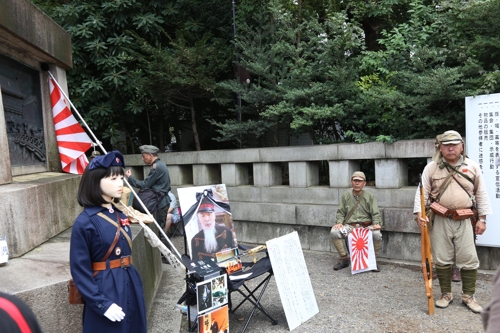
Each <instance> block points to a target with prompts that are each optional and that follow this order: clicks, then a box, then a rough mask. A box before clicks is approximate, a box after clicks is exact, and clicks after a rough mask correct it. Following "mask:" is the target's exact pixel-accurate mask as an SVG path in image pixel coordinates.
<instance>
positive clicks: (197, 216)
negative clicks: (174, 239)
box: [178, 184, 238, 261]
mask: <svg viewBox="0 0 500 333" xmlns="http://www.w3.org/2000/svg"><path fill="white" fill-rule="evenodd" d="M178 194H179V201H180V204H181V211H182V212H184V211H186V213H185V214H184V213H183V220H184V223H185V231H186V240H187V243H188V248H189V254H190V257H191V259H192V260H193V261H197V260H207V259H212V258H213V259H215V258H216V253H217V252H220V251H222V250H227V249H231V248H235V247H237V246H238V244H237V239H236V233H235V231H234V224H233V219H232V214H231V210H230V206H229V200H228V198H227V192H226V186H225V185H223V184H219V185H210V186H199V187H191V188H179V189H178Z"/></svg>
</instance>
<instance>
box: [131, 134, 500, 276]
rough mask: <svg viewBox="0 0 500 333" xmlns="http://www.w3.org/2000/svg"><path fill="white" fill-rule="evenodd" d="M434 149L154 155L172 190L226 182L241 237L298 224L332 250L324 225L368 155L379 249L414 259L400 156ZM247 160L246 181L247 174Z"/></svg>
mask: <svg viewBox="0 0 500 333" xmlns="http://www.w3.org/2000/svg"><path fill="white" fill-rule="evenodd" d="M433 152H434V140H406V141H398V142H396V143H393V144H385V143H380V142H371V143H366V144H354V143H345V144H332V145H320V146H309V147H304V146H301V147H279V148H259V149H242V150H221V151H202V152H185V153H164V154H160V157H161V159H162V160H163V161H165V163H166V164H167V166H168V167H169V171H170V177H171V179H172V190H173V192H174V194H177V192H176V190H177V188H179V187H190V186H199V185H209V184H216V183H218V181H219V180H220V181H221V182H223V183H225V184H226V187H227V190H228V195H229V200H230V204H231V211H232V213H233V219H234V222H235V225H236V228H237V235H238V239H239V240H240V241H243V242H250V243H259V244H264V243H265V242H266V241H267V240H269V239H272V238H275V237H279V236H282V235H284V234H287V233H289V232H291V231H297V232H298V233H299V236H300V240H301V243H302V246H303V248H304V249H308V250H317V251H332V252H333V251H334V249H333V246H332V244H331V240H330V237H329V231H330V228H331V227H332V226H333V225H334V224H335V216H336V212H337V208H338V205H339V198H340V196H341V195H342V193H343V192H344V191H346V190H348V189H349V188H350V186H351V185H350V177H351V175H352V173H353V172H354V171H356V170H358V169H359V160H360V159H364V160H366V159H368V160H370V159H371V160H374V165H375V185H374V186H367V187H366V188H365V189H366V190H367V191H369V192H371V193H373V194H374V195H375V196H376V198H377V201H378V205H379V207H380V210H381V214H382V217H383V220H384V224H385V229H384V231H383V237H384V243H383V247H382V256H383V257H387V258H391V259H399V260H411V261H419V260H420V229H419V228H417V226H416V224H415V222H414V221H413V202H414V197H415V193H416V190H417V188H416V187H410V186H407V185H408V167H407V159H410V158H429V157H430V156H431V155H432V153H433ZM125 160H126V162H127V165H132V166H133V167H134V168H140V167H142V168H147V166H145V165H144V164H143V163H142V162H141V163H136V161H137V155H128V156H125ZM134 161H135V162H134ZM324 161H327V162H328V165H329V184H328V185H326V186H319V185H318V175H319V166H320V163H323V162H324ZM249 164H251V165H252V169H253V184H251V183H249V182H248V180H246V179H248V170H249V169H248V165H249ZM283 166H285V167H286V166H288V170H289V176H290V179H289V184H290V185H282V169H283ZM191 171H192V174H190V172H191ZM174 179H175V181H174ZM181 179H183V180H187V181H181ZM191 179H192V182H189V180H191ZM478 252H479V255H480V258H481V267H480V268H481V269H496V268H497V267H498V266H499V265H500V249H498V248H488V247H479V250H478Z"/></svg>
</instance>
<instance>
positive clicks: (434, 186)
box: [413, 131, 492, 313]
mask: <svg viewBox="0 0 500 333" xmlns="http://www.w3.org/2000/svg"><path fill="white" fill-rule="evenodd" d="M450 173H451V175H452V176H451V175H450ZM449 175H450V176H449ZM422 184H423V187H424V195H425V198H426V200H427V201H428V202H427V204H430V203H431V202H434V201H438V202H439V204H440V205H442V206H444V207H445V208H447V209H448V212H447V213H446V217H444V216H439V215H437V214H435V216H434V221H433V224H432V229H430V237H431V244H432V251H433V258H434V264H435V265H436V274H437V277H438V279H439V285H440V287H441V297H440V299H439V300H437V301H436V306H437V307H439V308H446V307H447V306H448V304H450V303H451V302H453V294H452V292H451V274H452V266H453V264H455V265H456V266H457V267H458V268H459V269H460V272H461V275H462V291H463V295H462V303H463V304H465V305H466V306H467V307H468V308H469V309H471V310H472V311H473V312H475V313H479V312H481V311H482V308H481V306H480V305H479V304H478V303H477V302H476V300H475V298H474V293H475V291H476V280H477V269H478V267H479V260H478V257H477V252H476V247H475V244H474V230H473V227H472V224H471V220H470V219H469V218H467V219H462V217H460V216H455V217H454V218H455V219H454V218H453V217H452V215H453V213H454V212H456V210H459V209H467V208H471V207H472V205H473V199H474V197H475V199H474V200H475V202H476V204H477V209H478V212H479V221H478V222H477V224H476V228H475V232H476V234H478V235H482V234H483V233H484V231H485V230H486V215H488V214H491V213H492V210H491V206H490V201H489V199H488V194H487V192H486V187H485V184H484V179H483V177H482V173H481V169H480V167H479V165H478V164H477V163H476V162H474V161H472V160H470V159H469V158H467V157H466V156H465V154H464V141H463V140H462V137H461V136H460V134H459V133H457V132H456V131H446V132H444V133H443V134H441V135H438V136H437V137H436V151H435V153H434V156H433V158H432V162H430V163H429V164H427V166H426V167H425V168H424V171H423V173H422ZM443 184H444V185H443ZM439 196H440V197H439ZM436 199H438V200H436ZM420 211H421V210H420V192H419V191H418V190H417V193H416V195H415V204H414V209H413V212H414V213H416V214H417V219H416V221H417V223H418V224H419V225H427V222H428V221H429V219H428V218H427V219H425V220H424V219H423V218H422V217H421V213H420Z"/></svg>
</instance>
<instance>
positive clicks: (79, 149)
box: [49, 79, 92, 175]
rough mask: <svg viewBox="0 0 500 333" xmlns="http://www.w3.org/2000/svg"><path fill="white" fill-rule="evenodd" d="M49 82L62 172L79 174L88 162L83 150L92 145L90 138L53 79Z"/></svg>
mask: <svg viewBox="0 0 500 333" xmlns="http://www.w3.org/2000/svg"><path fill="white" fill-rule="evenodd" d="M49 83H50V102H51V103H52V116H53V117H54V127H55V130H56V139H57V146H58V148H59V156H60V158H61V165H62V169H63V171H64V172H68V173H74V174H78V175H81V174H83V170H85V167H86V166H87V165H88V164H89V161H88V159H87V156H85V152H86V151H87V150H89V149H90V147H92V140H90V138H89V136H88V135H87V133H85V131H84V130H83V128H82V126H80V124H79V123H78V122H77V121H76V119H75V117H74V116H73V114H72V113H71V111H70V109H69V107H68V104H67V103H66V100H65V99H64V96H63V94H62V93H61V91H60V90H59V88H58V86H57V85H56V84H55V82H54V81H53V79H50V80H49Z"/></svg>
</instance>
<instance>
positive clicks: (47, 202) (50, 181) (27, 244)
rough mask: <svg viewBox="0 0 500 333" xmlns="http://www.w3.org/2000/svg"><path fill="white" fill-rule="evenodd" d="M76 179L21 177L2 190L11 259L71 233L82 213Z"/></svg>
mask: <svg viewBox="0 0 500 333" xmlns="http://www.w3.org/2000/svg"><path fill="white" fill-rule="evenodd" d="M80 178H81V177H79V176H76V175H71V174H63V173H55V172H46V173H41V174H34V175H25V176H17V177H14V178H13V182H12V183H11V184H8V185H2V186H0V197H1V198H2V200H0V212H1V215H2V219H1V220H0V236H7V244H8V247H9V254H10V257H11V258H15V257H19V256H21V255H23V254H24V253H26V252H28V251H31V250H32V249H33V248H35V247H37V246H38V245H40V244H42V243H44V242H45V241H47V240H48V239H50V238H52V237H54V236H56V235H57V234H59V233H60V232H62V231H63V230H66V229H68V228H69V227H70V226H71V225H72V224H73V222H74V220H75V218H76V216H77V215H78V214H79V213H80V211H81V207H80V206H79V205H78V202H77V199H76V193H77V190H78V185H79V184H80Z"/></svg>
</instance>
